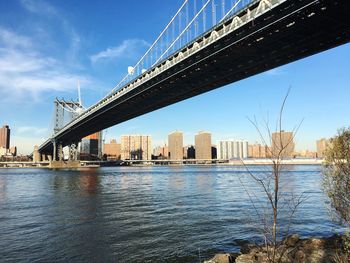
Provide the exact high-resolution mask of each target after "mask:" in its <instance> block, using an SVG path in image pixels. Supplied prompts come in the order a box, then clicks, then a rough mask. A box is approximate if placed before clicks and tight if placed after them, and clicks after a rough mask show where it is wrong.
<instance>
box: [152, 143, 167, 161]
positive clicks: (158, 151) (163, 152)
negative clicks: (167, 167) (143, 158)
mask: <svg viewBox="0 0 350 263" xmlns="http://www.w3.org/2000/svg"><path fill="white" fill-rule="evenodd" d="M153 155H154V156H155V157H156V159H167V158H168V155H169V148H168V146H167V145H166V144H165V145H164V146H157V147H156V148H154V149H153Z"/></svg>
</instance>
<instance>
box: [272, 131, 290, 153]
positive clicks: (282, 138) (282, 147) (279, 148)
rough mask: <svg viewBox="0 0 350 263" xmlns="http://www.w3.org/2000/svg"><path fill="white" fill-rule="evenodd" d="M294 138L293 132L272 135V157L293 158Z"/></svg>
mask: <svg viewBox="0 0 350 263" xmlns="http://www.w3.org/2000/svg"><path fill="white" fill-rule="evenodd" d="M294 147H295V144H294V136H293V132H286V131H281V132H274V133H272V145H271V150H272V157H278V155H279V157H280V158H286V157H293V154H294Z"/></svg>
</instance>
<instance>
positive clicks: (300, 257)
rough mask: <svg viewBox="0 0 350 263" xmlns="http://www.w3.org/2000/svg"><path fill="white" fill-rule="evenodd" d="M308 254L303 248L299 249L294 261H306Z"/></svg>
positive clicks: (297, 262) (295, 262)
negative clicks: (306, 254)
mask: <svg viewBox="0 0 350 263" xmlns="http://www.w3.org/2000/svg"><path fill="white" fill-rule="evenodd" d="M305 260H306V256H305V253H304V251H303V250H298V251H297V252H296V253H295V256H294V262H293V263H305V262H306V261H305Z"/></svg>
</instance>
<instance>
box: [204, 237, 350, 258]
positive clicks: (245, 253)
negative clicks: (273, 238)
mask: <svg viewBox="0 0 350 263" xmlns="http://www.w3.org/2000/svg"><path fill="white" fill-rule="evenodd" d="M342 244H343V237H342V236H339V235H334V236H331V237H326V238H306V239H300V238H299V236H298V235H291V236H289V237H287V238H286V239H284V240H283V241H282V242H281V243H280V244H279V245H278V248H277V249H276V260H278V259H279V258H281V260H280V261H279V262H280V263H304V262H310V263H311V262H312V263H331V262H334V263H338V262H349V260H350V256H349V255H348V254H346V253H345V252H344V250H343V248H342V247H343V245H342ZM267 251H269V253H267ZM268 254H269V255H270V257H271V255H272V249H271V248H270V249H267V248H266V247H264V246H258V245H253V244H248V245H244V246H242V247H241V253H239V254H238V253H233V254H229V253H222V254H216V255H215V256H214V257H213V258H212V259H210V260H206V261H204V262H203V263H234V262H235V263H265V262H266V263H267V262H271V261H269V258H268Z"/></svg>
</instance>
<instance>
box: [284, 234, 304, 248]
mask: <svg viewBox="0 0 350 263" xmlns="http://www.w3.org/2000/svg"><path fill="white" fill-rule="evenodd" d="M299 240H300V238H299V235H297V234H294V235H291V236H288V237H286V238H285V239H284V240H283V244H285V245H286V246H287V247H294V246H295V245H296V244H297V243H298V242H299Z"/></svg>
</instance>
